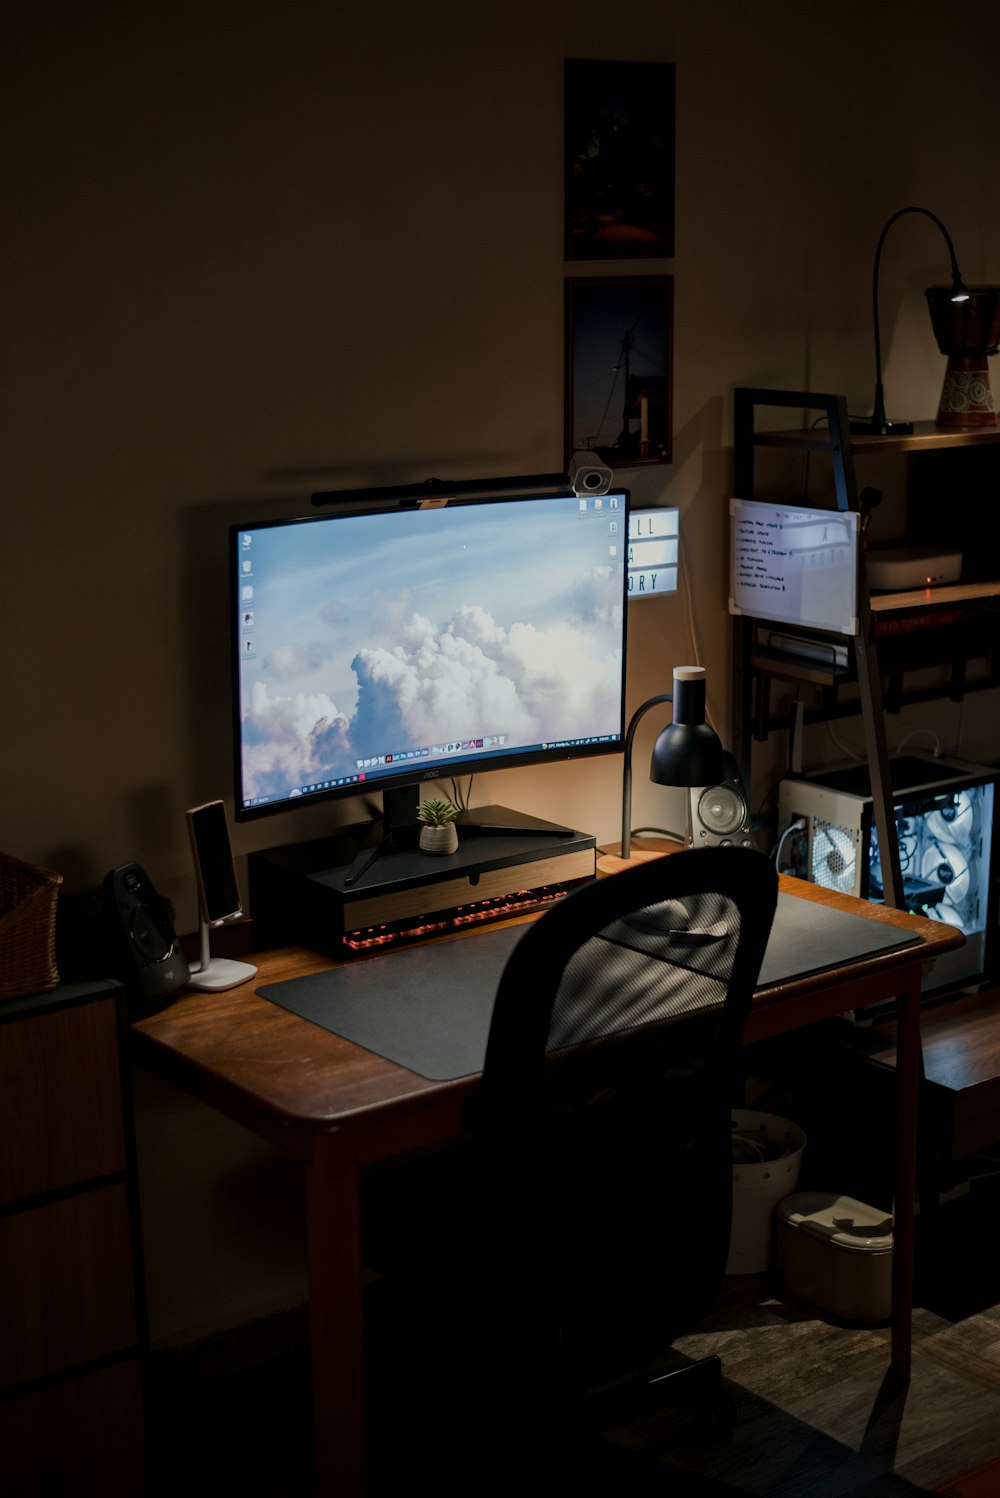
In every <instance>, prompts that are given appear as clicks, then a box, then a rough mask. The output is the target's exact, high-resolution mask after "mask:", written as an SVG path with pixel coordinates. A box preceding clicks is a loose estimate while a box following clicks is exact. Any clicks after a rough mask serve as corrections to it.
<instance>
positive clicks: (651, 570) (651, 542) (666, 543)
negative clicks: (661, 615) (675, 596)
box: [628, 506, 680, 603]
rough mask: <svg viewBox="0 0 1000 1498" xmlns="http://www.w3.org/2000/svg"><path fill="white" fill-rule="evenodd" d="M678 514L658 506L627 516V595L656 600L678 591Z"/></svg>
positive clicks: (676, 511) (674, 508)
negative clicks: (665, 594)
mask: <svg viewBox="0 0 1000 1498" xmlns="http://www.w3.org/2000/svg"><path fill="white" fill-rule="evenodd" d="M679 540H680V511H679V510H678V509H677V508H676V507H670V508H668V507H666V506H660V507H659V508H657V509H655V510H631V511H630V512H629V517H628V596H629V602H630V603H631V602H632V600H633V599H635V598H655V597H658V596H659V594H661V593H676V592H677V548H678V545H679Z"/></svg>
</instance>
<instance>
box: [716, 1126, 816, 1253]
mask: <svg viewBox="0 0 1000 1498" xmlns="http://www.w3.org/2000/svg"><path fill="white" fill-rule="evenodd" d="M732 1129H733V1228H732V1234H731V1236H730V1240H729V1258H728V1260H727V1262H726V1273H727V1274H761V1273H763V1271H764V1270H766V1269H767V1268H769V1266H770V1263H771V1244H772V1241H773V1236H774V1213H775V1208H776V1207H777V1205H778V1203H779V1202H780V1201H782V1200H783V1199H784V1198H785V1197H786V1196H790V1195H791V1193H792V1192H793V1191H794V1190H795V1187H796V1186H797V1185H798V1180H799V1168H800V1166H801V1164H802V1151H803V1150H804V1149H805V1144H806V1136H805V1134H804V1133H803V1132H802V1130H801V1129H800V1128H799V1126H798V1124H794V1123H791V1122H790V1121H789V1120H788V1119H787V1118H777V1117H775V1115H774V1114H773V1113H754V1112H752V1111H751V1110H750V1109H747V1108H734V1109H733V1112H732Z"/></svg>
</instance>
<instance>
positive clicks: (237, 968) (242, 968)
mask: <svg viewBox="0 0 1000 1498" xmlns="http://www.w3.org/2000/svg"><path fill="white" fill-rule="evenodd" d="M210 929H211V928H210V927H209V924H208V922H207V921H206V919H205V917H204V916H202V917H201V960H200V961H199V963H198V965H197V967H195V966H192V968H191V976H190V977H189V978H188V980H187V986H188V988H203V989H208V990H210V991H211V990H218V989H223V988H235V987H236V985H237V984H238V983H245V982H246V981H247V979H248V978H252V977H253V975H254V973H255V972H256V971H257V969H256V968H255V967H254V965H253V963H252V962H237V961H236V960H235V959H234V958H232V957H213V956H212V955H211V952H210V947H211V941H210V938H209V931H210Z"/></svg>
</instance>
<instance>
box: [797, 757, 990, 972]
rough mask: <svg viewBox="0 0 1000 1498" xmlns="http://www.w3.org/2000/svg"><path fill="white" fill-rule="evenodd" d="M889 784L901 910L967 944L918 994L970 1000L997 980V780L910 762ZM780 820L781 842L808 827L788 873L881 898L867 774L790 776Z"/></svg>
mask: <svg viewBox="0 0 1000 1498" xmlns="http://www.w3.org/2000/svg"><path fill="white" fill-rule="evenodd" d="M889 778H890V783H891V785H892V809H893V818H894V821H895V824H896V835H897V838H898V841H899V861H900V871H901V873H902V880H903V899H904V902H905V905H906V908H907V909H908V910H910V911H912V912H913V913H915V914H918V915H924V916H927V917H929V918H930V919H932V920H936V921H946V922H947V923H948V924H949V925H952V926H956V927H957V928H958V929H959V930H960V931H962V932H963V934H964V936H965V945H964V946H963V947H960V948H958V949H956V950H955V951H953V952H946V953H945V954H944V955H943V956H942V957H940V958H938V960H937V962H936V963H935V964H934V965H933V967H932V969H931V971H930V972H928V973H927V974H926V975H925V978H924V985H923V991H924V994H925V996H930V995H935V996H945V995H946V994H948V993H950V992H953V991H954V992H965V991H969V990H973V989H975V988H977V987H980V986H981V985H982V984H983V983H985V982H987V981H992V979H993V977H994V969H993V960H994V957H993V945H994V936H995V928H996V924H997V898H996V870H995V857H996V855H995V839H994V837H993V810H994V806H995V804H996V791H997V780H998V778H1000V770H998V769H997V768H990V767H986V766H983V765H973V764H967V763H965V762H964V761H961V760H953V759H945V758H943V757H942V758H931V757H930V756H923V755H909V756H901V757H899V758H895V759H891V760H890V761H889ZM778 819H779V828H780V829H781V831H782V832H784V831H785V830H786V829H789V828H791V827H793V825H794V824H795V823H796V822H799V821H801V822H803V823H804V824H805V825H804V828H803V829H802V832H801V833H800V834H798V835H797V836H796V835H790V836H789V838H788V840H787V847H788V858H787V859H785V860H783V870H784V872H786V873H791V874H796V875H798V876H799V877H801V878H803V879H808V880H810V881H811V882H812V883H814V884H821V885H823V886H824V887H825V888H826V889H831V890H836V891H838V892H839V893H842V894H849V895H858V896H860V897H861V898H862V899H864V900H879V901H880V900H882V899H883V898H884V895H883V888H882V865H881V860H880V857H879V847H878V834H877V832H876V829H875V825H874V802H873V799H872V792H871V777H870V775H869V773H868V766H867V764H864V765H857V766H852V767H850V768H848V769H842V770H831V771H825V772H822V773H820V774H817V775H807V776H793V775H790V776H787V777H786V778H785V779H784V780H783V781H782V782H781V785H780V788H779V793H778ZM789 860H790V861H789Z"/></svg>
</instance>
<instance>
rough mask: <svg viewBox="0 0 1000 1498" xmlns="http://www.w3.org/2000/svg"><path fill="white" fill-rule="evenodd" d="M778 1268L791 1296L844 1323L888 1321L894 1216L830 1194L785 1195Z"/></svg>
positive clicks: (804, 1192)
mask: <svg viewBox="0 0 1000 1498" xmlns="http://www.w3.org/2000/svg"><path fill="white" fill-rule="evenodd" d="M778 1270H779V1273H780V1275H781V1282H782V1284H783V1286H784V1288H785V1290H786V1291H787V1292H788V1294H789V1295H794V1296H796V1297H797V1298H798V1299H799V1300H808V1301H809V1302H810V1303H811V1304H812V1305H815V1306H819V1307H820V1309H821V1310H824V1311H830V1312H831V1313H832V1314H833V1315H834V1316H838V1317H840V1318H841V1320H843V1321H886V1320H888V1318H889V1316H890V1313H891V1310H892V1218H891V1217H889V1216H888V1215H887V1214H886V1213H885V1212H882V1211H880V1210H879V1209H878V1208H877V1207H869V1206H868V1205H867V1204H866V1203H865V1202H859V1201H855V1199H854V1198H853V1197H852V1196H837V1195H836V1194H835V1193H833V1192H824V1191H800V1192H798V1193H796V1194H794V1195H792V1196H787V1197H786V1198H785V1200H784V1201H783V1202H781V1203H780V1205H779V1207H778Z"/></svg>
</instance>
